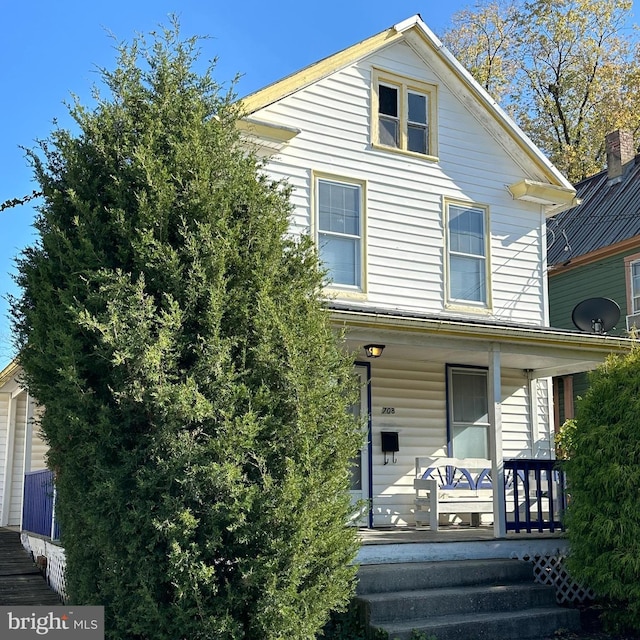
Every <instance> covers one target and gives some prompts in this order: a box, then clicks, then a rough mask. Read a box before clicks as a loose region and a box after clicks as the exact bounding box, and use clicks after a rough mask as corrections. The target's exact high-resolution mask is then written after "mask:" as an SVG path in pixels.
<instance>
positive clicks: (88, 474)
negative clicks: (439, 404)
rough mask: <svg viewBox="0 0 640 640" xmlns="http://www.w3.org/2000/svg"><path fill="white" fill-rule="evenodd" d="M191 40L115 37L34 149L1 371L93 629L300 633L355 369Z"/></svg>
mask: <svg viewBox="0 0 640 640" xmlns="http://www.w3.org/2000/svg"><path fill="white" fill-rule="evenodd" d="M198 43H199V40H198V39H197V38H195V39H188V40H186V41H182V40H181V39H180V37H179V31H178V28H177V26H176V25H175V24H173V25H172V26H171V27H170V28H169V29H166V30H162V32H159V33H158V34H152V37H151V38H150V39H149V40H148V39H146V38H144V37H138V38H136V39H135V40H134V41H133V42H132V43H131V44H130V45H122V46H120V47H119V57H118V64H117V66H116V68H115V70H114V71H107V70H102V72H101V77H102V80H103V82H104V85H105V87H106V90H107V91H106V97H105V96H104V95H103V94H101V93H100V92H99V91H97V90H96V93H95V100H96V102H95V105H94V106H93V107H92V108H87V107H85V106H82V105H81V104H80V103H79V102H78V101H76V102H75V103H74V104H73V105H72V106H71V107H70V112H71V115H72V116H73V118H74V120H75V123H76V124H77V129H78V132H77V133H72V132H70V131H66V130H61V129H57V130H54V131H53V132H52V134H51V135H50V138H49V139H48V140H46V141H44V142H42V143H41V144H40V145H39V147H38V148H37V149H36V150H34V152H33V153H32V154H31V159H32V162H33V166H34V170H35V175H36V178H37V180H38V182H39V185H40V188H41V191H42V193H43V204H42V205H41V206H40V208H39V215H38V218H37V221H36V228H37V230H38V231H39V239H38V242H37V244H36V245H35V246H33V247H31V248H28V249H27V250H25V252H24V253H23V254H22V256H21V258H20V259H19V261H18V267H19V275H18V278H17V279H18V283H19V285H20V286H21V287H22V296H21V298H20V299H19V300H17V301H15V305H16V311H15V318H14V325H15V330H16V336H17V337H16V341H17V347H18V350H19V361H20V363H21V364H22V366H23V368H24V372H25V381H26V384H27V385H28V388H29V390H30V392H31V393H32V394H33V395H34V397H35V398H37V400H38V401H39V402H40V403H41V404H42V405H43V406H44V407H45V408H46V409H45V412H44V414H43V416H42V419H41V428H42V430H43V432H44V435H45V437H46V440H47V442H48V444H49V446H50V453H49V463H50V465H51V467H52V468H53V469H54V470H55V473H56V483H57V488H58V515H59V518H60V521H61V525H62V543H63V545H64V547H65V549H66V555H67V588H68V591H69V594H70V597H71V601H72V602H73V603H75V604H99V605H100V604H101V605H104V606H105V613H106V616H107V636H108V637H109V638H112V639H116V638H118V639H120V638H123V639H124V638H127V639H128V640H132V639H136V640H143V639H153V640H162V639H166V640H176V639H177V638H190V639H197V638H209V639H210V638H216V639H234V640H235V639H241V638H246V639H256V640H258V639H259V640H265V639H275V638H287V639H296V638H313V637H314V635H315V633H316V631H317V630H318V629H320V628H321V627H322V626H323V624H324V623H325V622H326V620H327V618H328V612H329V610H330V609H332V608H335V607H340V606H342V605H344V604H345V603H346V602H347V601H348V599H349V597H350V595H351V592H352V583H353V577H354V568H353V567H352V566H350V563H351V561H352V560H353V557H354V554H355V552H356V548H357V545H356V533H355V531H354V530H353V528H349V527H346V526H345V523H346V521H347V519H348V516H349V513H350V510H351V507H350V504H349V497H348V492H347V487H348V477H349V466H350V460H351V459H352V456H353V455H354V453H355V451H356V449H357V448H358V446H359V441H360V435H359V433H360V432H359V425H358V424H356V421H355V420H354V418H352V417H351V416H350V415H349V413H348V411H347V408H348V405H349V404H350V403H351V401H352V400H353V399H354V397H355V395H354V394H355V389H354V388H353V386H354V382H353V375H352V359H351V357H350V355H349V354H347V353H346V352H345V351H344V350H343V349H342V345H341V341H340V339H339V337H338V336H336V334H335V332H334V331H333V330H332V327H331V326H330V323H329V316H328V314H327V312H326V310H325V308H324V305H323V301H322V297H321V291H322V279H323V273H321V272H320V271H319V269H318V266H317V256H316V254H315V251H314V249H313V245H312V242H311V241H310V239H309V238H300V239H294V238H292V237H290V236H289V235H288V233H287V229H288V222H289V216H290V212H291V209H290V204H289V201H288V192H287V189H286V187H285V186H284V185H282V184H276V183H273V182H271V181H270V180H268V179H267V178H266V177H265V176H264V175H263V174H262V173H261V171H260V165H259V164H258V162H257V161H256V158H255V157H254V156H253V155H252V153H251V152H250V150H248V149H247V148H246V146H243V143H242V140H241V139H240V138H239V136H238V133H237V128H236V121H237V118H238V117H239V116H241V113H240V111H239V107H238V103H237V102H235V101H234V96H233V95H232V94H231V92H225V91H223V88H222V87H221V86H220V85H218V84H217V83H216V82H215V81H214V80H213V77H212V71H213V68H214V64H213V63H212V64H211V65H208V66H207V69H206V71H205V72H204V73H203V74H198V73H196V72H195V71H194V68H195V65H196V63H197V61H198V60H199V50H198V46H199V44H198ZM104 91H105V90H104V89H103V93H104Z"/></svg>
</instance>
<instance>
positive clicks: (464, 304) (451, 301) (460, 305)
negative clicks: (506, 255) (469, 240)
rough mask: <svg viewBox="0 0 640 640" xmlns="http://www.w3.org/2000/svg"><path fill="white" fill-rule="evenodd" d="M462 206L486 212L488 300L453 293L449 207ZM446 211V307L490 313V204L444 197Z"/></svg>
mask: <svg viewBox="0 0 640 640" xmlns="http://www.w3.org/2000/svg"><path fill="white" fill-rule="evenodd" d="M451 205H453V206H454V207H462V208H467V209H477V210H480V211H483V212H484V251H485V255H484V266H485V274H484V277H485V286H486V292H485V295H486V302H474V301H473V300H465V299H460V298H454V297H452V295H451V266H450V264H451V262H450V259H449V258H450V246H451V241H450V237H449V207H450V206H451ZM442 208H443V211H444V240H445V247H444V254H445V259H444V277H445V285H444V290H445V307H446V308H448V309H455V310H458V311H467V312H472V313H485V314H486V313H490V312H491V310H492V307H493V298H492V293H491V292H492V285H491V231H490V225H489V221H490V216H489V206H488V205H485V204H479V203H477V202H471V201H469V200H457V199H454V198H446V197H445V198H443V205H442Z"/></svg>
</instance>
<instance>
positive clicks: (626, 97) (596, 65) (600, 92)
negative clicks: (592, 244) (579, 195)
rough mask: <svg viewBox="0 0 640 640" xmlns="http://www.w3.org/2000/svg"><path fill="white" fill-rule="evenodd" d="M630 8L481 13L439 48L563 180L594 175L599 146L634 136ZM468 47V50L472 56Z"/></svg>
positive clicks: (567, 0)
mask: <svg viewBox="0 0 640 640" xmlns="http://www.w3.org/2000/svg"><path fill="white" fill-rule="evenodd" d="M631 4H632V3H631V2H630V0H604V1H603V0H554V1H553V2H552V1H551V0H535V1H531V2H526V1H524V2H519V3H515V4H513V3H512V4H508V5H507V4H502V3H491V4H487V5H483V4H477V5H476V10H475V11H465V12H461V13H458V14H456V15H454V18H453V27H452V28H451V29H450V30H449V31H448V32H447V33H446V34H445V35H444V38H443V39H444V41H445V43H446V44H447V46H448V47H450V48H451V50H452V51H453V53H454V54H455V55H456V56H457V57H458V58H459V59H460V60H461V62H462V63H463V64H465V65H466V66H467V67H468V68H469V70H470V72H471V73H472V74H473V75H474V76H475V77H476V79H477V80H479V82H481V83H482V84H483V86H485V88H487V89H488V90H489V91H490V92H492V93H493V94H494V97H496V99H499V100H501V101H502V102H503V106H504V107H505V108H506V109H507V110H508V111H509V112H510V113H511V114H512V115H513V116H514V118H515V119H516V121H517V122H518V124H519V125H520V126H521V127H522V128H523V129H524V131H525V132H526V133H527V134H528V135H529V136H530V137H531V139H532V140H533V141H534V142H535V143H536V144H537V145H538V146H539V147H540V148H541V149H542V150H543V151H545V152H546V154H547V155H548V156H549V158H550V159H551V161H552V162H553V163H554V164H555V165H556V166H557V167H558V168H559V169H560V170H561V171H563V172H564V173H565V174H566V175H567V177H568V178H569V179H570V180H571V181H573V182H577V181H579V180H581V179H583V178H585V177H587V176H588V175H591V174H593V173H594V172H596V171H599V170H600V169H601V168H602V166H603V164H604V161H605V146H604V138H605V135H606V134H607V133H609V132H610V131H613V130H615V129H617V128H621V127H624V128H628V129H631V130H632V131H637V130H638V129H639V128H640V109H639V107H640V105H639V96H638V92H637V82H636V75H637V71H636V64H635V63H634V60H633V55H632V50H631V44H632V40H631V38H630V37H629V36H628V35H625V33H624V28H625V25H626V23H627V22H628V21H629V19H630V9H631ZM469 43H474V44H472V46H469Z"/></svg>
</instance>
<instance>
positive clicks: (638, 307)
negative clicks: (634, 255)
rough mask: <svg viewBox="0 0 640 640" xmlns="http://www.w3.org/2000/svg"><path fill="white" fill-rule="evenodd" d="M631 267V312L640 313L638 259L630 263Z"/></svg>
mask: <svg viewBox="0 0 640 640" xmlns="http://www.w3.org/2000/svg"><path fill="white" fill-rule="evenodd" d="M630 268H631V313H634V314H635V313H640V260H635V261H634V262H632V263H631V264H630Z"/></svg>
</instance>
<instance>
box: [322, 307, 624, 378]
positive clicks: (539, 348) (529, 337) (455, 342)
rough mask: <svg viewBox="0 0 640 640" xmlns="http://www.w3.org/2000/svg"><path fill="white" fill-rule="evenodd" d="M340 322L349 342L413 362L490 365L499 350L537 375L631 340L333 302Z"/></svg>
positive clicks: (593, 363)
mask: <svg viewBox="0 0 640 640" xmlns="http://www.w3.org/2000/svg"><path fill="white" fill-rule="evenodd" d="M328 306H329V309H330V313H331V317H332V320H333V322H334V323H336V324H338V325H341V326H344V327H346V328H347V343H348V346H349V347H350V348H352V349H359V348H361V347H362V345H364V344H365V343H367V342H382V343H384V344H385V345H386V347H387V350H393V352H394V354H395V355H396V356H398V357H404V358H407V359H408V360H429V361H441V362H447V363H451V364H470V365H476V366H488V364H489V358H490V355H489V354H490V351H491V350H495V349H499V351H500V354H501V363H502V364H501V366H502V367H503V368H509V369H521V370H524V371H528V372H530V374H531V376H532V377H533V378H543V377H549V376H559V375H569V374H572V373H579V372H582V371H589V370H591V369H595V368H596V367H597V366H598V365H600V364H601V363H602V362H604V360H605V359H606V357H607V356H608V355H609V354H611V353H614V354H624V353H626V352H628V351H629V350H630V349H631V347H632V345H633V344H634V341H633V340H632V339H630V338H621V337H619V336H608V335H598V334H588V333H583V332H580V331H571V330H567V329H558V328H554V327H542V326H535V325H528V324H518V323H512V322H504V321H500V320H495V319H491V318H478V319H471V318H468V317H464V318H458V317H454V316H448V315H445V314H426V313H414V312H404V311H400V310H397V309H384V308H371V307H366V308H365V307H364V306H362V307H360V306H358V305H357V304H356V303H343V302H340V301H331V302H329V303H328Z"/></svg>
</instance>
